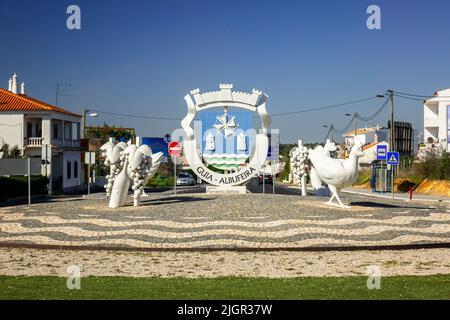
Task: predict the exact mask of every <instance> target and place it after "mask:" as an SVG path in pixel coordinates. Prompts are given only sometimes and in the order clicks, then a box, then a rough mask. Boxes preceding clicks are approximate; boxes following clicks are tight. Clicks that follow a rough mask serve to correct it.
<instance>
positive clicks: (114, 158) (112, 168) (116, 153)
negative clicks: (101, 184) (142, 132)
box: [100, 139, 127, 198]
mask: <svg viewBox="0 0 450 320" xmlns="http://www.w3.org/2000/svg"><path fill="white" fill-rule="evenodd" d="M126 147H127V144H126V143H125V142H119V143H117V144H114V143H113V142H112V139H110V140H109V141H108V142H107V143H105V144H104V145H102V146H101V147H100V150H101V151H102V157H104V158H105V162H104V164H105V165H106V166H107V167H109V175H107V176H106V179H108V183H107V184H106V185H105V189H106V196H107V197H108V198H109V197H110V196H111V191H112V187H113V183H114V180H115V179H116V177H117V175H118V174H119V173H120V172H121V171H122V168H123V163H124V162H123V161H121V160H120V153H121V152H122V151H123V150H125V148H126Z"/></svg>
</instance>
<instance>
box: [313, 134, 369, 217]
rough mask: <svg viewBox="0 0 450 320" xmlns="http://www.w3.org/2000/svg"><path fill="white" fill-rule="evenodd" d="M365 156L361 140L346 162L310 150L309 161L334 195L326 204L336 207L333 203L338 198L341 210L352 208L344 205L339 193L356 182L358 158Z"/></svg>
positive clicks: (353, 148) (357, 142)
mask: <svg viewBox="0 0 450 320" xmlns="http://www.w3.org/2000/svg"><path fill="white" fill-rule="evenodd" d="M363 155H364V153H363V152H362V149H361V142H359V140H356V141H355V145H354V146H353V147H352V150H351V151H350V156H349V158H348V159H346V160H343V159H334V158H330V157H329V156H326V155H324V154H323V153H322V152H320V151H316V150H310V152H309V159H310V160H311V163H312V165H313V167H314V168H315V170H316V172H317V174H318V176H319V177H320V180H322V181H323V182H324V183H326V184H327V185H328V188H329V189H330V191H331V193H332V195H331V198H330V200H329V201H328V202H326V204H327V205H336V204H334V203H333V199H334V198H336V200H337V201H338V203H339V206H340V207H341V208H347V209H349V208H350V206H347V205H344V204H343V203H342V201H341V199H340V198H339V194H338V191H339V190H340V189H342V188H343V187H345V186H348V185H351V184H353V183H354V182H355V181H356V179H357V178H358V173H359V172H358V158H359V157H362V156H363Z"/></svg>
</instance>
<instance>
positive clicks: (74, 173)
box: [73, 160, 78, 179]
mask: <svg viewBox="0 0 450 320" xmlns="http://www.w3.org/2000/svg"><path fill="white" fill-rule="evenodd" d="M73 178H74V179H78V161H77V160H75V161H74V162H73Z"/></svg>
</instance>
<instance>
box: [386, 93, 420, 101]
mask: <svg viewBox="0 0 450 320" xmlns="http://www.w3.org/2000/svg"><path fill="white" fill-rule="evenodd" d="M394 96H395V97H399V98H403V99H408V100H413V101H420V102H425V101H426V99H418V98H412V97H408V96H403V95H399V94H394Z"/></svg>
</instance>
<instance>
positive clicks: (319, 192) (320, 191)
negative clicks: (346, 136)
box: [309, 139, 337, 196]
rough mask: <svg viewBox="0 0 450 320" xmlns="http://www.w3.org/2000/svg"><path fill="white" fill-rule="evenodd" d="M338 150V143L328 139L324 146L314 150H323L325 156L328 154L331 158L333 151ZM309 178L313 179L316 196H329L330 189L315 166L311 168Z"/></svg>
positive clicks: (312, 183)
mask: <svg viewBox="0 0 450 320" xmlns="http://www.w3.org/2000/svg"><path fill="white" fill-rule="evenodd" d="M336 150H337V147H336V144H335V143H334V142H333V141H331V140H329V139H327V142H326V143H325V145H324V146H323V147H322V146H321V145H319V146H317V147H315V148H314V151H318V152H321V153H322V154H323V155H324V156H327V157H329V158H331V152H334V151H336ZM309 178H310V179H311V185H312V187H313V189H314V194H315V195H316V196H329V195H330V191H329V189H328V188H327V186H326V185H324V183H323V182H322V180H321V179H320V177H319V175H318V174H317V171H316V169H315V168H314V167H312V168H311V171H310V173H309Z"/></svg>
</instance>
